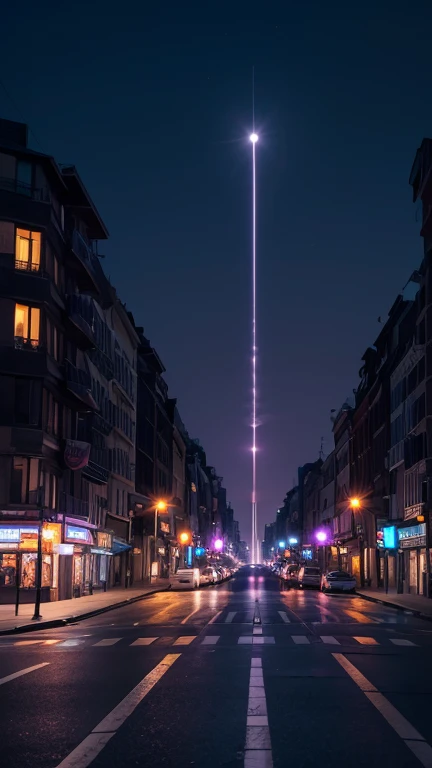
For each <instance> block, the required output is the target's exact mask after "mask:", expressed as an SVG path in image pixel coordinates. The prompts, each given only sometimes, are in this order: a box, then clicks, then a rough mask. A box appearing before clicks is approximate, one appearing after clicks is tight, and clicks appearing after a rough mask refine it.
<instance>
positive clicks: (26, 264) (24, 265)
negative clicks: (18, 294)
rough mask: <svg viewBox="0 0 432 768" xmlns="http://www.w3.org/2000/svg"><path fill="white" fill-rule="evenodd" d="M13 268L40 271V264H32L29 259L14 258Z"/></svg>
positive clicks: (22, 270)
mask: <svg viewBox="0 0 432 768" xmlns="http://www.w3.org/2000/svg"><path fill="white" fill-rule="evenodd" d="M15 269H18V270H19V271H20V272H40V271H41V268H40V264H34V263H32V262H31V261H20V259H15Z"/></svg>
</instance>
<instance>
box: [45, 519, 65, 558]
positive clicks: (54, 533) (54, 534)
mask: <svg viewBox="0 0 432 768" xmlns="http://www.w3.org/2000/svg"><path fill="white" fill-rule="evenodd" d="M60 543H61V525H60V523H44V524H43V527H42V552H44V553H45V554H51V553H52V552H53V551H54V546H56V545H57V544H60Z"/></svg>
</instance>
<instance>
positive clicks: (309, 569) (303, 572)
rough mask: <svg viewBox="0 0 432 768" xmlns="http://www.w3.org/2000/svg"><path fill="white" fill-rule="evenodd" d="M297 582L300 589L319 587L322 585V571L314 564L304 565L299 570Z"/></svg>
mask: <svg viewBox="0 0 432 768" xmlns="http://www.w3.org/2000/svg"><path fill="white" fill-rule="evenodd" d="M297 584H298V586H299V589H304V588H305V587H314V588H315V589H319V588H320V587H321V571H320V569H319V568H317V567H316V566H314V565H302V567H301V568H300V570H299V572H298V579H297Z"/></svg>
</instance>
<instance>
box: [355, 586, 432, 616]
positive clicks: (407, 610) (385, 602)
mask: <svg viewBox="0 0 432 768" xmlns="http://www.w3.org/2000/svg"><path fill="white" fill-rule="evenodd" d="M356 596H357V597H362V598H363V599H364V600H370V602H371V603H380V605H386V606H388V607H389V608H395V609H396V610H397V611H402V613H406V614H407V615H408V616H415V617H416V618H417V619H424V620H425V621H432V615H431V614H429V613H422V611H418V610H416V609H415V608H413V609H410V608H404V607H403V605H399V603H392V602H391V601H390V600H380V599H379V597H372V596H371V595H367V594H365V593H364V592H357V593H356Z"/></svg>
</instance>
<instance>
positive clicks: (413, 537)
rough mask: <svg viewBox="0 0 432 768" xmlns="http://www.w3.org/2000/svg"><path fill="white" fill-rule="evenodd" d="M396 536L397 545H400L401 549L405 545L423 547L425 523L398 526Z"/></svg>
mask: <svg viewBox="0 0 432 768" xmlns="http://www.w3.org/2000/svg"><path fill="white" fill-rule="evenodd" d="M398 537H399V546H400V547H402V549H406V548H407V547H425V546H426V523H420V524H419V525H410V526H409V527H408V528H399V530H398Z"/></svg>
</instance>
